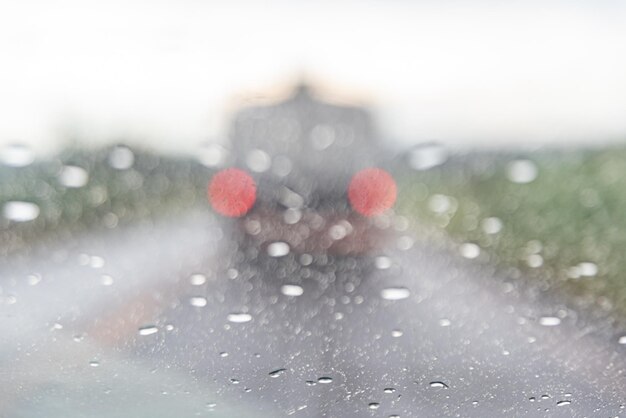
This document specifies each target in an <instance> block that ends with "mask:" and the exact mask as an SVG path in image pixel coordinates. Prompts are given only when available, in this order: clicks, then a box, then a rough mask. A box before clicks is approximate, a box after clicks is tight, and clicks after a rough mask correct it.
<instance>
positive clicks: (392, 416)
mask: <svg viewBox="0 0 626 418" xmlns="http://www.w3.org/2000/svg"><path fill="white" fill-rule="evenodd" d="M389 418H400V415H395V414H394V415H389Z"/></svg>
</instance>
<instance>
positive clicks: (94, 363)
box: [89, 360, 100, 367]
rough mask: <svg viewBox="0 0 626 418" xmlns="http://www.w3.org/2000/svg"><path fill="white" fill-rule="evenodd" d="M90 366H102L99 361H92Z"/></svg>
mask: <svg viewBox="0 0 626 418" xmlns="http://www.w3.org/2000/svg"><path fill="white" fill-rule="evenodd" d="M89 365H90V366H91V367H99V366H100V362H99V361H97V360H91V361H90V362H89Z"/></svg>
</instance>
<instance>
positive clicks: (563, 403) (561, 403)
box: [556, 399, 572, 406]
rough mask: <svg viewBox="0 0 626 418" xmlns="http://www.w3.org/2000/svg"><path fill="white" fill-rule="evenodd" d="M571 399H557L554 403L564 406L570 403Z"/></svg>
mask: <svg viewBox="0 0 626 418" xmlns="http://www.w3.org/2000/svg"><path fill="white" fill-rule="evenodd" d="M571 403H572V401H570V400H567V399H566V400H563V401H558V402H557V403H556V406H566V405H571Z"/></svg>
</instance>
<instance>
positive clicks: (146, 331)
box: [139, 325, 159, 336]
mask: <svg viewBox="0 0 626 418" xmlns="http://www.w3.org/2000/svg"><path fill="white" fill-rule="evenodd" d="M157 332H159V329H158V328H157V327H156V326H154V325H146V326H144V327H141V328H139V335H141V336H146V335H152V334H156V333H157Z"/></svg>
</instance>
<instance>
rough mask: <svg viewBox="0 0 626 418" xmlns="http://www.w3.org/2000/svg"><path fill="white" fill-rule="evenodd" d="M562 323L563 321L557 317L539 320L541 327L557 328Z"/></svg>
mask: <svg viewBox="0 0 626 418" xmlns="http://www.w3.org/2000/svg"><path fill="white" fill-rule="evenodd" d="M560 323H561V319H560V318H558V317H556V316H542V317H541V318H539V325H543V326H544V327H555V326H557V325H559V324H560Z"/></svg>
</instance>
